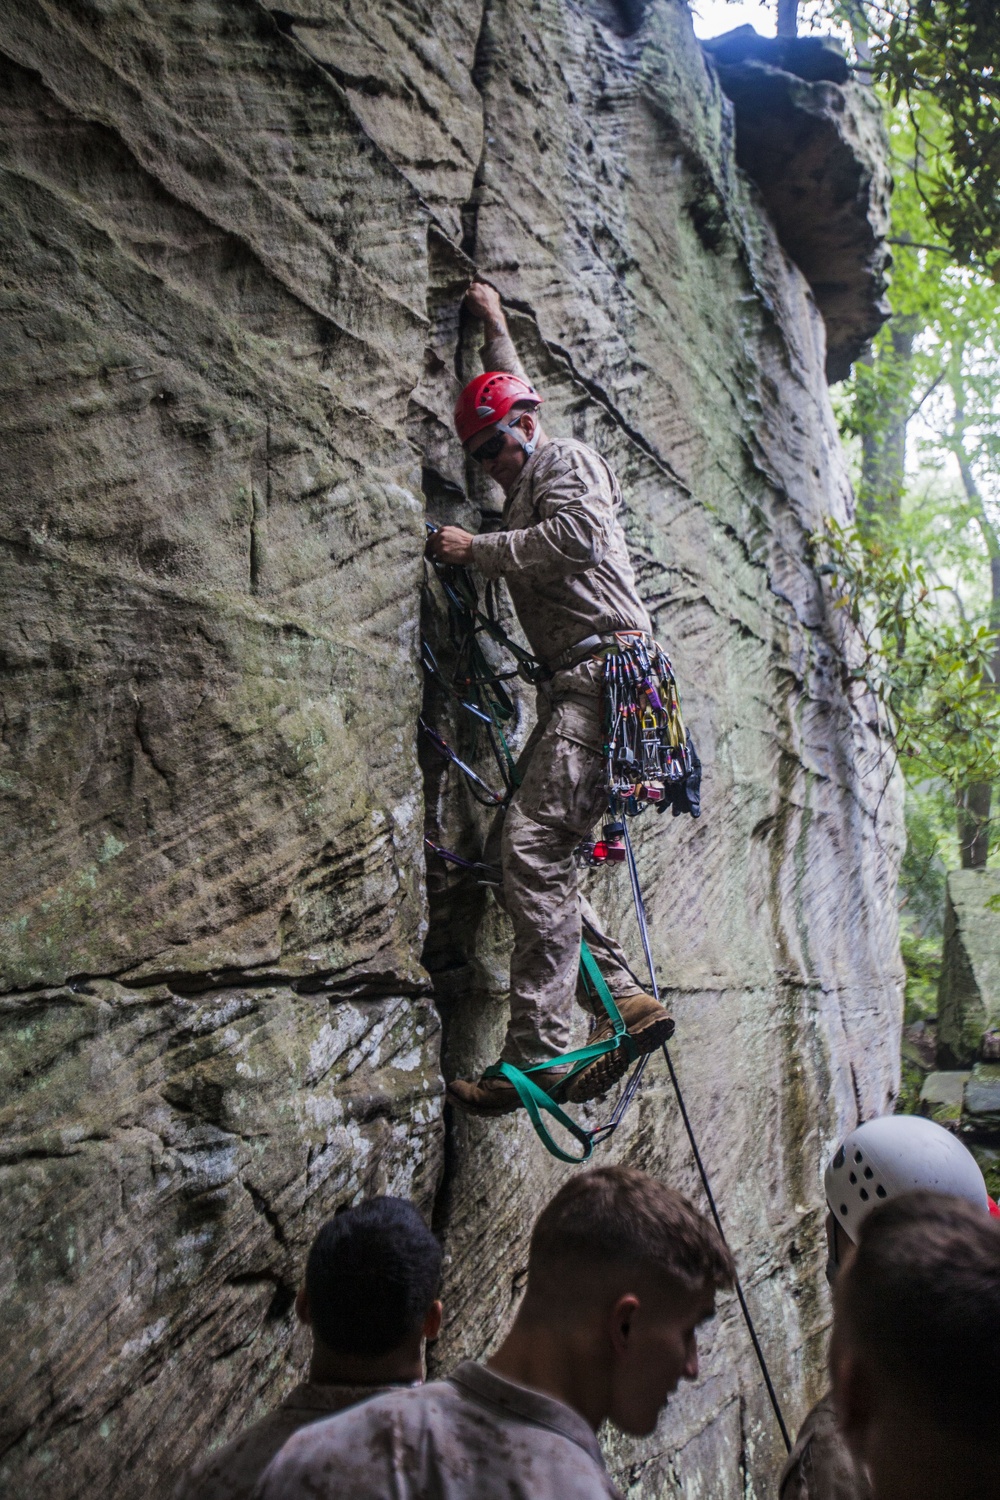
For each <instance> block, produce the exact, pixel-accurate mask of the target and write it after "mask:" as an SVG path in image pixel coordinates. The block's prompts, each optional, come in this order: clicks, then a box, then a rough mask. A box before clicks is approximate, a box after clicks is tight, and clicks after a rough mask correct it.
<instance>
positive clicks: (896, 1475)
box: [830, 1192, 1000, 1500]
mask: <svg viewBox="0 0 1000 1500" xmlns="http://www.w3.org/2000/svg"><path fill="white" fill-rule="evenodd" d="M833 1303H834V1314H833V1338H832V1340H831V1345H830V1372H831V1375H832V1377H833V1397H834V1405H835V1407H836V1411H837V1420H838V1422H839V1423H840V1427H841V1430H842V1431H843V1433H844V1437H845V1439H846V1441H847V1444H848V1446H849V1448H850V1450H851V1452H852V1454H853V1455H854V1459H855V1463H856V1464H857V1466H858V1468H859V1470H861V1471H863V1472H864V1473H866V1474H867V1476H868V1481H869V1484H870V1487H871V1488H870V1493H871V1495H872V1497H873V1500H997V1497H998V1496H1000V1469H998V1466H997V1448H996V1444H997V1433H998V1432H1000V1224H998V1222H997V1220H996V1219H995V1218H990V1217H989V1216H988V1215H987V1214H985V1213H983V1211H982V1205H981V1204H980V1203H976V1204H973V1203H970V1202H968V1201H965V1200H964V1199H963V1198H962V1197H954V1196H945V1195H943V1194H941V1193H928V1192H916V1193H904V1194H902V1195H901V1196H900V1197H898V1198H896V1199H894V1200H892V1201H891V1202H888V1203H880V1204H879V1206H878V1207H877V1208H876V1209H874V1210H873V1212H872V1213H871V1214H869V1216H868V1217H867V1218H866V1219H865V1220H864V1222H863V1224H862V1225H861V1229H860V1232H859V1234H858V1239H857V1245H856V1249H855V1252H854V1255H853V1256H852V1258H851V1260H850V1262H849V1263H848V1264H847V1265H846V1266H845V1267H844V1268H843V1270H842V1271H841V1273H840V1275H839V1276H838V1277H837V1282H836V1285H835V1287H834V1293H833Z"/></svg>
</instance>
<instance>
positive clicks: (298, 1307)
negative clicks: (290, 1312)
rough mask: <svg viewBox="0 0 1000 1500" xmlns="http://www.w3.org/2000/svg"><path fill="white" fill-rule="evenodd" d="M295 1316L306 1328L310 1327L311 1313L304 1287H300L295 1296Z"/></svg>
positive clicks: (307, 1294)
mask: <svg viewBox="0 0 1000 1500" xmlns="http://www.w3.org/2000/svg"><path fill="white" fill-rule="evenodd" d="M295 1316H296V1317H297V1318H298V1320H299V1322H300V1323H304V1324H305V1326H306V1327H307V1328H310V1327H311V1326H312V1313H311V1312H310V1311H309V1293H308V1292H307V1291H306V1289H305V1287H304V1286H300V1287H299V1289H298V1291H297V1292H296V1294H295Z"/></svg>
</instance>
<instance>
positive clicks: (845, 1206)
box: [840, 1203, 847, 1219]
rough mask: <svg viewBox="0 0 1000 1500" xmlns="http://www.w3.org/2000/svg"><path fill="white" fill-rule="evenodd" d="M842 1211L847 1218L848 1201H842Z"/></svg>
mask: <svg viewBox="0 0 1000 1500" xmlns="http://www.w3.org/2000/svg"><path fill="white" fill-rule="evenodd" d="M840 1212H841V1213H842V1214H843V1216H844V1218H845V1219H846V1218H847V1204H846V1203H842V1204H841V1205H840Z"/></svg>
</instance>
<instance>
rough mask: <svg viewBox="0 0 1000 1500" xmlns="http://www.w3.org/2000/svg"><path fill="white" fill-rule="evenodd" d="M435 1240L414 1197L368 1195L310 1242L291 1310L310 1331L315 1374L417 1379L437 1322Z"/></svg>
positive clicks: (358, 1379) (371, 1380)
mask: <svg viewBox="0 0 1000 1500" xmlns="http://www.w3.org/2000/svg"><path fill="white" fill-rule="evenodd" d="M440 1287H441V1246H440V1245H439V1244H438V1242H437V1240H436V1239H435V1237H434V1235H433V1234H431V1232H430V1230H429V1229H428V1228H427V1225H426V1224H425V1223H424V1221H423V1219H422V1217H421V1215H420V1213H419V1212H418V1210H417V1209H416V1208H415V1207H414V1205H413V1204H412V1203H408V1202H407V1201H406V1200H405V1199H403V1198H369V1199H368V1201H367V1202H365V1203H360V1204H358V1206H357V1207H356V1208H348V1209H345V1210H343V1211H342V1212H340V1213H338V1214H336V1215H335V1217H334V1218H332V1219H329V1220H327V1222H326V1223H325V1224H324V1225H323V1226H322V1228H321V1229H320V1231H319V1233H318V1234H317V1236H316V1238H315V1239H314V1240H313V1243H312V1248H311V1249H310V1251H309V1258H308V1261H307V1262H306V1278H305V1286H304V1287H303V1288H302V1290H301V1291H300V1292H299V1295H298V1297H297V1299H296V1308H297V1311H298V1314H299V1317H300V1318H301V1319H302V1320H303V1322H305V1323H308V1324H309V1326H310V1327H311V1329H312V1335H313V1374H312V1378H313V1379H314V1380H325V1381H328V1382H334V1381H338V1382H339V1381H344V1382H347V1383H356V1384H359V1385H366V1384H375V1383H378V1382H380V1381H391V1380H414V1379H419V1378H420V1375H421V1372H422V1348H423V1340H424V1339H433V1338H436V1337H437V1333H438V1329H439V1328H440V1326H441V1303H440V1301H439V1300H438V1293H439V1291H440Z"/></svg>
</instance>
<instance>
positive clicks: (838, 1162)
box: [833, 1146, 844, 1172]
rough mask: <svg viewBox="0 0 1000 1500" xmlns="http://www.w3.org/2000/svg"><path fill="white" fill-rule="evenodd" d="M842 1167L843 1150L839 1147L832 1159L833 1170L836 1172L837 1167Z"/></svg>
mask: <svg viewBox="0 0 1000 1500" xmlns="http://www.w3.org/2000/svg"><path fill="white" fill-rule="evenodd" d="M843 1165H844V1148H843V1146H840V1147H839V1148H838V1150H837V1154H836V1156H835V1157H834V1158H833V1170H834V1171H835V1172H836V1171H837V1169H838V1167H842V1166H843Z"/></svg>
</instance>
